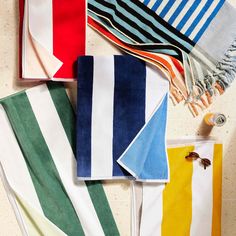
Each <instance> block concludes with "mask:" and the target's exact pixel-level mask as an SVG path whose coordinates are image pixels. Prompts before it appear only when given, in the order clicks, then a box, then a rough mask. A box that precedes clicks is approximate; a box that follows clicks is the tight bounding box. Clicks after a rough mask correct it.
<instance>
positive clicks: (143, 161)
mask: <svg viewBox="0 0 236 236" xmlns="http://www.w3.org/2000/svg"><path fill="white" fill-rule="evenodd" d="M167 100H168V95H167V94H166V95H165V97H164V99H163V101H162V103H161V105H160V107H159V108H158V109H157V111H156V112H155V113H154V115H153V116H152V118H151V119H150V120H149V121H148V123H147V124H146V126H145V128H144V129H143V130H142V131H141V132H140V133H139V134H138V136H137V138H136V139H135V140H134V142H133V143H132V145H131V146H130V147H129V148H128V150H127V151H126V152H125V153H124V155H123V156H122V157H121V159H120V160H119V162H120V163H122V164H123V166H125V167H126V168H127V170H131V171H132V173H133V174H135V176H136V177H137V178H138V179H150V180H151V179H153V180H154V179H167V178H168V163H167V154H166V144H165V136H166V135H165V134H166V122H167ZM135 157H139V158H135Z"/></svg>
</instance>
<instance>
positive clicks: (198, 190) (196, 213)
mask: <svg viewBox="0 0 236 236" xmlns="http://www.w3.org/2000/svg"><path fill="white" fill-rule="evenodd" d="M213 150H214V143H213V142H205V143H203V144H196V145H195V152H197V153H198V154H199V155H200V157H202V158H208V159H210V160H211V163H212V165H213ZM212 165H211V166H209V167H207V169H204V168H203V167H202V166H201V165H200V164H199V161H194V162H193V176H192V224H191V230H190V232H191V233H190V235H191V236H198V235H199V232H201V236H209V235H211V228H212V204H213V193H212V181H213V179H212V175H213V166H212ZM199 230H200V231H199Z"/></svg>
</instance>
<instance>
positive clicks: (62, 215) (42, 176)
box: [2, 93, 84, 236]
mask: <svg viewBox="0 0 236 236" xmlns="http://www.w3.org/2000/svg"><path fill="white" fill-rule="evenodd" d="M2 105H3V107H4V109H5V111H6V113H7V115H8V118H9V120H10V122H11V125H12V128H13V130H14V133H15V135H16V137H17V140H18V143H19V146H20V148H21V150H22V153H23V155H24V158H25V161H26V164H27V167H28V169H29V172H30V175H31V178H32V181H33V184H34V187H35V190H36V192H37V195H38V198H39V201H40V204H41V206H42V209H43V212H44V214H45V216H46V217H47V218H48V219H49V220H50V221H52V222H53V223H54V224H55V225H57V226H58V227H59V228H60V229H61V230H62V231H64V232H65V233H66V234H67V235H69V236H70V235H71V236H78V235H84V232H83V229H82V226H81V224H80V221H79V219H78V217H77V215H76V212H75V210H74V207H73V205H72V203H71V201H70V199H69V197H68V196H67V193H66V190H65V189H64V186H63V184H62V182H61V179H60V176H59V174H58V172H57V169H56V167H55V164H54V162H53V160H52V157H51V154H50V152H49V149H48V147H47V144H46V142H45V140H44V138H43V136H42V133H41V131H40V127H39V125H38V123H37V120H36V118H35V115H34V113H33V111H32V108H31V105H30V103H29V100H28V97H27V95H26V94H25V93H21V94H19V95H18V96H14V97H11V98H8V99H7V100H5V101H3V102H2Z"/></svg>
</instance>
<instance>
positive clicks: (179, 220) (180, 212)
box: [132, 139, 222, 236]
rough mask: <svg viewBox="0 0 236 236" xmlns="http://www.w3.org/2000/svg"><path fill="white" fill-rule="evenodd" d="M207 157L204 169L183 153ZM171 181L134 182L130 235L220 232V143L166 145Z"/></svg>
mask: <svg viewBox="0 0 236 236" xmlns="http://www.w3.org/2000/svg"><path fill="white" fill-rule="evenodd" d="M192 151H194V152H197V153H198V154H199V155H200V156H201V157H202V158H208V159H209V160H210V161H211V165H210V166H208V167H207V168H206V169H204V168H203V166H201V165H200V163H199V161H198V160H195V161H189V160H186V158H185V156H187V155H189V152H192ZM168 158H169V165H170V183H167V184H166V185H164V184H149V183H142V184H141V183H134V185H133V211H132V212H133V220H132V222H133V235H140V236H144V235H145V236H146V235H162V236H168V235H181V236H182V235H218V236H220V235H221V199H222V145H221V144H217V143H216V142H215V141H212V140H204V139H203V140H201V141H191V140H185V141H184V140H181V139H180V140H178V141H177V143H176V144H174V145H171V146H170V147H168Z"/></svg>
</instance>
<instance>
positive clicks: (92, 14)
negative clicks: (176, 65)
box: [88, 11, 178, 56]
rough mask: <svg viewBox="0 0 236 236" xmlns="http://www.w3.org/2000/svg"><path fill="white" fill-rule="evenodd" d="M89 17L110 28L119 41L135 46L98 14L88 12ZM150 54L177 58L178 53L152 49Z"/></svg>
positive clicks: (169, 50)
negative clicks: (161, 54)
mask: <svg viewBox="0 0 236 236" xmlns="http://www.w3.org/2000/svg"><path fill="white" fill-rule="evenodd" d="M88 15H89V16H90V17H92V18H93V19H95V20H97V21H98V22H99V23H100V24H102V25H103V26H104V27H105V28H109V31H110V32H112V34H113V35H115V36H116V37H117V38H118V39H119V40H121V41H123V42H125V43H128V44H130V45H134V42H133V41H132V40H130V39H129V38H128V37H126V36H125V35H124V34H121V33H120V32H119V31H118V30H116V29H115V28H111V27H110V25H108V24H107V22H106V21H103V20H102V18H99V17H98V16H97V15H96V14H94V13H92V12H90V11H88ZM148 51H150V52H156V53H163V54H167V55H170V56H177V55H178V53H177V52H176V51H174V50H172V49H158V48H156V49H150V50H148Z"/></svg>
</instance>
